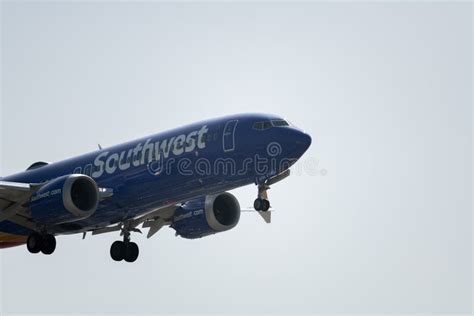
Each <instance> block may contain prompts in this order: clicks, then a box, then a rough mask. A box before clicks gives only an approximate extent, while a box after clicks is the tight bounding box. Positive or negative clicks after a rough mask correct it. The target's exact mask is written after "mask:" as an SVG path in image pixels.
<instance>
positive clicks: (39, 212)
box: [30, 174, 99, 225]
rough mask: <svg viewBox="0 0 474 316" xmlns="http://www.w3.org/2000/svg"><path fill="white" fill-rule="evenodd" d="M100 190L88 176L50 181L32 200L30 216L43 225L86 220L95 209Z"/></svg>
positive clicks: (63, 177)
mask: <svg viewBox="0 0 474 316" xmlns="http://www.w3.org/2000/svg"><path fill="white" fill-rule="evenodd" d="M98 205H99V188H98V186H97V183H96V182H95V181H94V180H93V179H92V178H91V177H89V176H86V175H82V174H71V175H66V176H62V177H59V178H56V179H53V180H51V181H49V182H48V183H46V184H45V185H44V186H42V187H41V188H40V189H39V190H38V191H37V192H36V194H35V195H33V196H32V197H31V201H30V212H31V217H32V218H33V219H34V220H35V221H36V222H38V223H42V224H52V225H55V224H62V223H69V222H75V221H78V220H81V219H85V218H87V217H89V216H91V215H92V214H94V212H95V211H96V210H97V207H98Z"/></svg>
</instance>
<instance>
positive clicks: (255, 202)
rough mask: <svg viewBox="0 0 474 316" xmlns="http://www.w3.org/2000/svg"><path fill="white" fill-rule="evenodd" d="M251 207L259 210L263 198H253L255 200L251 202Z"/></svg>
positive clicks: (261, 206)
mask: <svg viewBox="0 0 474 316" xmlns="http://www.w3.org/2000/svg"><path fill="white" fill-rule="evenodd" d="M253 208H254V209H255V210H256V211H261V210H262V208H263V199H260V198H258V199H255V201H254V202H253Z"/></svg>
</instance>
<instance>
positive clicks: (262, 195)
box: [253, 184, 270, 212]
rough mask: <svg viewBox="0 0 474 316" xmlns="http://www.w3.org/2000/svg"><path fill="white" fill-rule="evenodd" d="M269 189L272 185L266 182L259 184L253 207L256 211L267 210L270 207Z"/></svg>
mask: <svg viewBox="0 0 474 316" xmlns="http://www.w3.org/2000/svg"><path fill="white" fill-rule="evenodd" d="M268 189H270V187H269V186H268V185H265V184H260V185H259V186H258V197H257V198H256V199H255V201H254V202H253V207H254V208H255V210H256V211H262V212H266V211H268V210H269V209H270V201H269V200H268V194H267V190H268Z"/></svg>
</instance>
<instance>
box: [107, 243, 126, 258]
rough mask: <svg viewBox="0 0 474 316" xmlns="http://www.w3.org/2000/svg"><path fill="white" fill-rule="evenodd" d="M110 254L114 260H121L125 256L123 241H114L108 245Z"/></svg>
mask: <svg viewBox="0 0 474 316" xmlns="http://www.w3.org/2000/svg"><path fill="white" fill-rule="evenodd" d="M110 256H111V257H112V259H113V260H114V261H122V260H123V259H124V256H125V243H124V242H123V241H114V243H113V244H112V246H111V247H110Z"/></svg>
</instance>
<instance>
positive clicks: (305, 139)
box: [296, 131, 312, 155]
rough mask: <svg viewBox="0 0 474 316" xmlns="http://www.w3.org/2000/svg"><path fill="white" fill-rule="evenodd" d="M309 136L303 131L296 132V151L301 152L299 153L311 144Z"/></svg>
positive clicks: (303, 151)
mask: <svg viewBox="0 0 474 316" xmlns="http://www.w3.org/2000/svg"><path fill="white" fill-rule="evenodd" d="M311 141H312V139H311V136H309V135H308V134H307V133H305V132H300V131H299V132H298V136H297V139H296V145H297V147H298V151H300V152H301V155H302V154H303V153H305V152H306V150H308V148H309V146H310V145H311Z"/></svg>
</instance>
